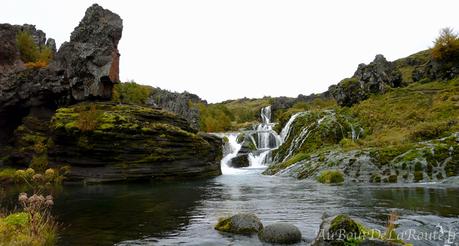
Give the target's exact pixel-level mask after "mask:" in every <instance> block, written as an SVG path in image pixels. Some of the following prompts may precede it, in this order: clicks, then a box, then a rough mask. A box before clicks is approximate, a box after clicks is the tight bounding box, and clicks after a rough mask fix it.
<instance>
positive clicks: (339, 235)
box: [311, 214, 405, 246]
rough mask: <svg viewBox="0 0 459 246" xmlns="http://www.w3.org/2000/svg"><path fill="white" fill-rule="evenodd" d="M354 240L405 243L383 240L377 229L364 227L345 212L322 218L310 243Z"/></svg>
mask: <svg viewBox="0 0 459 246" xmlns="http://www.w3.org/2000/svg"><path fill="white" fill-rule="evenodd" d="M355 241H361V243H360V244H358V245H378V246H379V245H381V246H390V245H405V244H404V243H403V242H402V241H394V240H391V241H386V240H384V239H383V238H382V237H381V235H380V234H379V233H378V231H375V230H372V229H368V228H366V227H365V226H364V225H362V224H360V223H358V222H356V221H354V220H353V219H352V218H351V217H349V215H347V214H340V215H337V216H332V217H327V218H324V219H323V221H322V223H321V224H320V228H319V233H318V235H317V237H316V238H315V240H314V241H313V242H312V244H311V245H313V246H332V245H348V244H353V243H355Z"/></svg>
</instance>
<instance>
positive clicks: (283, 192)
mask: <svg viewBox="0 0 459 246" xmlns="http://www.w3.org/2000/svg"><path fill="white" fill-rule="evenodd" d="M260 172H261V170H259V169H250V170H246V171H245V172H239V173H238V174H237V175H223V176H220V177H217V178H214V179H209V180H204V181H190V182H174V183H161V184H159V183H143V184H129V185H127V184H111V185H91V186H65V187H64V189H63V190H62V191H60V192H58V193H57V200H56V202H55V204H56V205H55V207H54V214H56V215H57V217H58V219H59V221H60V222H61V223H62V224H63V225H64V230H63V231H62V233H61V235H60V236H61V239H60V241H59V244H60V245H112V244H115V243H117V244H119V245H177V244H183V245H206V244H207V245H229V244H234V245H261V243H260V242H259V240H258V239H257V237H256V236H254V237H244V236H229V235H225V234H220V233H218V232H217V231H215V230H214V229H213V225H214V224H215V222H216V221H217V219H218V218H219V217H221V216H224V215H229V214H233V213H237V212H254V213H256V214H257V215H258V216H259V217H260V219H261V220H262V221H263V223H264V224H265V225H266V224H270V223H273V222H278V221H283V222H289V223H293V224H295V225H296V226H298V227H299V229H300V230H301V232H302V234H303V237H304V239H305V240H306V241H310V240H312V239H313V238H314V237H315V235H316V233H317V229H318V228H319V225H320V223H321V217H322V215H323V213H324V212H326V213H328V214H335V213H349V214H351V215H353V216H355V217H358V218H360V220H362V221H363V222H365V223H367V224H369V225H371V226H372V227H375V228H377V229H381V230H383V229H384V225H385V224H386V219H387V217H386V215H387V214H388V213H389V212H390V211H393V210H396V211H397V212H398V213H399V214H400V215H401V218H400V220H399V227H398V229H397V230H398V231H404V230H406V229H409V228H416V229H417V230H419V231H423V232H424V231H425V232H427V231H432V230H436V227H438V226H441V227H442V228H445V229H447V228H452V229H454V230H455V231H456V232H459V219H458V218H459V207H458V206H457V204H459V188H458V187H447V186H439V185H433V184H429V185H426V184H418V185H407V184H403V185H351V186H328V185H322V184H318V183H316V182H308V181H299V180H295V179H292V178H283V177H269V176H263V175H260ZM12 193H14V192H11V194H12ZM15 196H16V195H14V198H13V197H12V198H11V199H10V200H11V201H13V200H14V199H15ZM11 201H10V204H12V203H13V202H11ZM458 237H459V235H458ZM456 240H458V239H456ZM413 243H414V245H443V243H441V242H438V241H437V242H432V241H429V240H425V241H423V242H419V241H416V242H413Z"/></svg>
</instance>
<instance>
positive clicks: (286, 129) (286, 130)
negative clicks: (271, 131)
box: [280, 112, 306, 144]
mask: <svg viewBox="0 0 459 246" xmlns="http://www.w3.org/2000/svg"><path fill="white" fill-rule="evenodd" d="M304 114H306V112H298V113H296V114H293V115H292V116H291V117H290V119H289V120H288V121H287V124H285V126H284V128H282V131H281V133H280V139H281V144H282V143H284V142H285V140H286V139H287V138H288V136H289V135H290V128H291V126H292V124H293V122H294V121H295V119H296V118H297V117H298V116H302V115H304Z"/></svg>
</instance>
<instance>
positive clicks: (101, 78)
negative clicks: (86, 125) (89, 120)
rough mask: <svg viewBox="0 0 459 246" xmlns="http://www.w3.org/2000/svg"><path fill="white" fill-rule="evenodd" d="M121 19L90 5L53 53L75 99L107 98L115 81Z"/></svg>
mask: <svg viewBox="0 0 459 246" xmlns="http://www.w3.org/2000/svg"><path fill="white" fill-rule="evenodd" d="M122 31H123V21H122V19H121V18H120V17H119V16H118V15H117V14H115V13H112V12H111V11H110V10H107V9H103V8H102V7H100V6H98V5H97V4H94V5H93V6H91V7H90V8H88V9H87V10H86V14H85V16H84V18H83V19H82V20H81V22H80V24H79V25H78V26H77V27H76V28H75V30H74V31H73V32H72V35H71V36H70V42H65V43H63V44H62V46H61V47H60V49H59V52H58V53H57V55H56V62H57V65H58V67H59V68H61V69H62V72H63V74H64V76H65V78H66V80H68V83H69V87H70V90H71V96H72V98H73V99H74V100H76V101H82V100H85V99H88V98H93V97H95V98H102V99H110V98H111V93H112V88H113V84H114V83H117V82H119V57H120V54H119V52H118V42H119V40H120V39H121V34H122Z"/></svg>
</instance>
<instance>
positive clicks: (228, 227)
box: [214, 217, 232, 232]
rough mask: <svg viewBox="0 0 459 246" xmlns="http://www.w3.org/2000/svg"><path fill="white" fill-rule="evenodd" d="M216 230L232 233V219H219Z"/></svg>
mask: <svg viewBox="0 0 459 246" xmlns="http://www.w3.org/2000/svg"><path fill="white" fill-rule="evenodd" d="M214 228H215V230H217V231H222V232H232V224H231V217H227V218H219V219H218V223H217V224H216V225H215V227H214Z"/></svg>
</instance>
